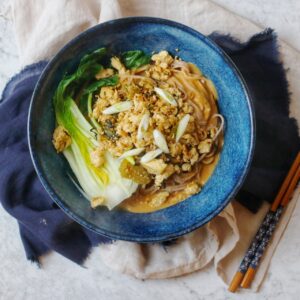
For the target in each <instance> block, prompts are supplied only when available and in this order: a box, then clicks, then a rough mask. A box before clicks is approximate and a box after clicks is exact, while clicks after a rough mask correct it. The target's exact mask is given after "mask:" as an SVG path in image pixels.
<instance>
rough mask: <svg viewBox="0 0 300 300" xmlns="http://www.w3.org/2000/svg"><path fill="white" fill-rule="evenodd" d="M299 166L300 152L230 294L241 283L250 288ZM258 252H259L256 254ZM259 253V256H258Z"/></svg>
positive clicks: (232, 285)
mask: <svg viewBox="0 0 300 300" xmlns="http://www.w3.org/2000/svg"><path fill="white" fill-rule="evenodd" d="M299 166H300V152H298V155H297V156H296V158H295V160H294V162H293V164H292V166H291V168H290V170H289V172H288V174H287V176H286V178H285V180H284V181H283V183H282V185H281V187H280V190H279V192H278V194H277V196H276V198H275V200H274V202H273V204H272V206H271V208H270V210H269V211H268V213H267V214H266V216H265V218H264V220H263V222H262V224H261V225H260V227H259V229H258V231H257V233H256V235H255V237H254V239H253V240H252V242H251V244H250V246H249V248H248V250H247V252H246V254H245V256H244V258H243V260H242V262H241V264H240V266H239V270H238V271H237V272H236V273H235V275H234V277H233V279H232V281H231V283H230V285H229V288H228V290H229V291H230V292H233V293H234V292H235V291H236V290H237V289H238V287H239V285H240V284H241V283H242V287H249V286H250V284H251V282H252V280H253V278H254V276H255V269H256V267H257V265H258V263H259V260H260V258H261V256H262V253H263V251H264V248H265V246H266V244H267V243H268V241H269V239H270V237H271V235H272V233H273V231H274V229H275V227H276V223H277V221H278V220H279V218H280V216H281V213H282V210H283V207H284V206H286V205H287V204H288V201H289V200H290V196H291V194H292V193H293V191H294V188H295V186H296V184H297V182H298V180H299V174H298V180H297V173H299ZM274 220H275V225H274V224H273V223H274V222H273V223H272V221H274ZM276 220H277V221H276ZM271 224H272V225H271ZM269 229H273V230H271V231H270V230H269ZM267 232H268V235H270V236H269V238H268V239H267V236H266V233H267ZM260 245H261V246H260ZM259 246H260V248H259ZM258 250H259V251H260V252H257V251H258ZM256 253H257V254H256ZM259 253H261V255H260V256H259ZM254 258H255V260H254V261H253V264H252V266H251V267H250V268H249V266H250V265H251V263H252V260H253V259H254ZM248 268H249V269H248ZM246 275H247V276H246Z"/></svg>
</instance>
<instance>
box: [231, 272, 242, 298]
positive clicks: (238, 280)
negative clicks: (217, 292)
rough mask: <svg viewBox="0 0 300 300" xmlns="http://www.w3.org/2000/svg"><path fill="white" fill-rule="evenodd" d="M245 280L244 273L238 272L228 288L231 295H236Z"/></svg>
mask: <svg viewBox="0 0 300 300" xmlns="http://www.w3.org/2000/svg"><path fill="white" fill-rule="evenodd" d="M243 278H244V274H243V273H242V272H240V271H238V272H236V273H235V275H234V277H233V278H232V281H231V283H230V285H229V287H228V291H229V292H231V293H235V292H236V290H237V289H238V287H239V286H240V283H241V282H242V280H243Z"/></svg>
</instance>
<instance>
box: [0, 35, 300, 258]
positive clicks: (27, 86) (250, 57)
mask: <svg viewBox="0 0 300 300" xmlns="http://www.w3.org/2000/svg"><path fill="white" fill-rule="evenodd" d="M211 38H212V39H214V40H215V41H216V42H217V43H218V44H219V45H220V46H221V47H223V49H224V50H225V51H226V52H227V53H228V54H229V55H230V56H231V57H232V58H233V59H234V61H235V63H236V64H237V65H238V67H239V68H240V69H241V71H242V73H243V75H244V77H245V79H246V81H247V84H248V86H249V88H250V91H251V95H252V98H253V99H254V104H255V110H256V111H257V112H258V114H257V123H258V128H260V126H259V124H260V122H264V123H267V124H268V126H269V128H270V130H271V133H272V134H273V131H272V128H275V129H276V130H277V127H276V122H277V121H279V122H280V123H281V124H282V123H283V122H285V123H286V124H287V125H286V126H288V129H289V132H290V134H291V135H290V137H291V138H290V139H289V140H288V141H286V143H285V144H284V145H280V148H279V146H278V145H277V144H276V143H277V141H279V142H280V139H279V138H281V135H280V136H279V138H278V137H276V136H275V138H273V137H274V135H273V136H271V137H270V136H269V135H267V136H266V135H263V134H260V131H258V132H257V141H258V147H257V151H256V154H255V159H254V162H255V161H256V160H259V157H260V155H261V153H260V152H259V151H260V149H261V148H260V147H259V146H260V144H261V145H262V147H265V146H264V140H265V139H267V140H268V142H269V143H271V145H273V147H274V150H273V151H274V152H275V153H276V149H279V150H280V151H284V153H289V156H288V157H292V155H293V151H294V149H298V148H297V147H298V146H299V139H298V137H297V129H296V126H295V123H294V121H293V120H290V119H289V118H288V115H287V111H288V109H287V106H288V94H287V86H286V80H285V76H284V72H283V69H282V66H281V64H280V63H279V62H278V53H277V51H275V49H276V36H275V35H274V34H273V33H272V31H271V30H267V31H265V32H263V33H261V34H258V35H256V36H254V37H253V38H251V39H250V40H249V42H248V43H245V44H241V43H239V42H238V41H236V40H234V39H233V38H231V37H230V36H222V35H220V34H213V35H211ZM45 64H46V62H40V63H38V64H35V65H31V66H29V67H27V68H25V69H24V70H23V71H22V72H21V73H20V74H18V75H17V76H15V77H14V78H13V79H12V80H11V81H10V82H9V83H8V85H7V87H6V89H5V90H4V93H3V97H2V103H1V105H0V125H1V126H0V128H1V129H0V163H1V166H2V168H1V170H0V178H1V182H0V200H1V203H2V205H3V206H4V208H5V209H6V210H7V211H8V212H9V213H10V214H11V215H12V216H14V217H15V218H16V219H17V220H18V222H19V226H20V234H21V237H22V241H23V244H24V248H25V251H26V255H27V258H28V259H31V260H33V261H38V258H39V256H41V255H42V254H44V253H46V252H47V251H49V250H54V251H56V252H58V253H60V254H62V255H64V256H65V257H67V258H69V259H71V260H73V261H74V262H76V263H82V262H83V261H84V259H85V258H86V257H87V255H88V253H89V251H90V249H91V247H92V246H95V245H97V244H99V243H103V242H108V241H109V239H107V238H104V237H102V236H100V235H96V234H95V233H93V232H91V231H89V230H87V229H85V228H82V227H81V226H80V225H78V224H77V223H75V222H74V221H72V220H71V219H69V218H68V217H67V216H66V215H65V214H64V213H63V212H62V211H61V210H60V209H59V208H58V207H57V206H56V205H55V204H54V203H53V202H52V201H51V199H50V197H49V196H48V194H47V193H46V192H45V190H44V189H43V187H42V186H41V184H40V182H39V181H38V179H37V176H36V174H35V172H34V169H33V165H32V162H31V159H30V155H29V150H28V146H27V137H26V124H27V113H28V107H29V103H30V99H31V95H32V92H33V89H34V86H35V84H36V81H37V79H38V77H39V75H40V73H41V72H42V70H43V68H44V67H45ZM262 67H263V68H262ZM261 70H263V72H262V71H261ZM261 81H271V82H272V85H270V86H269V87H268V86H267V87H266V85H263V87H262V85H261ZM274 85H276V86H277V88H276V89H274V88H272V86H274ZM273 93H274V94H273ZM278 93H280V95H282V97H277V94H278ZM266 94H268V96H269V97H264V95H266ZM272 99H277V101H279V102H280V101H281V102H280V105H281V106H283V107H284V108H285V109H283V110H282V111H281V110H280V111H277V110H276V109H275V113H274V114H272V115H269V119H268V114H266V113H265V111H264V105H269V104H268V103H266V101H273V100H272ZM281 106H280V108H281ZM273 124H275V125H273ZM272 126H275V127H272ZM261 127H263V126H261ZM262 133H263V132H262ZM279 133H281V132H279ZM285 136H287V133H286V132H285ZM297 143H298V144H297ZM263 149H264V148H263ZM275 157H276V158H277V159H279V160H280V159H281V158H280V155H279V154H277V153H276V156H275ZM268 158H270V159H268ZM272 159H273V157H272V155H270V154H269V156H268V157H267V158H266V160H264V161H263V163H262V164H261V165H260V167H261V168H262V170H263V171H265V172H267V173H268V172H269V174H270V176H273V173H272V169H270V170H268V168H267V167H268V166H270V165H271V166H273V164H275V165H276V162H274V161H272ZM280 162H281V164H280V166H282V168H281V169H280V170H279V171H280V172H283V173H284V172H285V170H286V169H287V168H288V162H289V160H288V159H284V156H283V158H282V159H281V160H280ZM280 172H279V174H280V175H281V173H280ZM250 176H252V179H251V177H249V178H250V179H248V181H249V182H250V183H251V184H252V185H251V184H248V185H247V192H252V193H253V194H255V192H256V191H255V187H256V185H257V184H260V182H262V184H264V186H265V187H266V186H271V185H272V183H269V182H268V180H269V177H270V176H269V177H266V178H265V179H263V178H261V177H259V176H258V174H257V172H256V171H255V170H253V171H251V172H250ZM256 176H257V178H258V179H259V181H260V182H259V183H258V182H256V181H255V178H256ZM248 181H246V184H247V182H248ZM278 181H280V178H279V179H278ZM271 192H272V191H271ZM269 193H270V192H269ZM267 196H269V197H271V196H272V195H268V194H267ZM244 203H246V204H247V205H248V206H249V208H251V207H252V203H251V202H247V201H244ZM256 207H257V206H256Z"/></svg>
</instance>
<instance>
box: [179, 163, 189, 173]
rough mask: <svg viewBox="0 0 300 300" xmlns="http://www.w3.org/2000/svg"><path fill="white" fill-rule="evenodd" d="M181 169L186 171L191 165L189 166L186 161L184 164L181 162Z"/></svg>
mask: <svg viewBox="0 0 300 300" xmlns="http://www.w3.org/2000/svg"><path fill="white" fill-rule="evenodd" d="M181 169H182V171H184V172H188V171H191V169H192V166H191V165H190V164H188V163H185V164H183V165H182V166H181Z"/></svg>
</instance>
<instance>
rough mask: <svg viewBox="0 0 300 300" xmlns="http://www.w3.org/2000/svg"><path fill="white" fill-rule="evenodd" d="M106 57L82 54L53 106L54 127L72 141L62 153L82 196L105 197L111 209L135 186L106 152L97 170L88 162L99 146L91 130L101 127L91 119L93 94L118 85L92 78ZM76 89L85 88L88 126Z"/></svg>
mask: <svg viewBox="0 0 300 300" xmlns="http://www.w3.org/2000/svg"><path fill="white" fill-rule="evenodd" d="M105 54H106V50H105V49H104V48H101V49H98V50H96V51H94V52H92V53H91V54H88V55H85V56H84V57H83V58H82V59H81V61H80V63H79V66H78V68H77V70H76V71H75V72H74V73H73V74H71V75H67V76H65V77H64V78H63V79H62V80H61V81H60V83H59V85H58V88H57V90H56V92H55V95H54V98H53V103H54V109H55V116H56V122H57V124H58V125H60V126H62V127H63V128H64V129H65V130H66V131H67V133H68V135H69V136H70V137H71V139H72V142H71V145H70V146H69V147H67V148H66V149H64V150H63V154H64V156H65V157H66V159H67V161H68V162H69V164H70V167H71V169H72V171H73V172H74V174H75V176H76V178H77V180H78V182H79V184H80V186H81V188H82V189H83V192H84V194H85V195H86V197H87V198H89V200H92V199H93V198H95V197H104V198H105V202H104V205H106V206H107V207H108V208H109V209H112V208H113V207H115V206H116V205H118V204H119V203H120V202H122V201H123V200H124V199H126V198H128V197H129V196H131V195H132V193H134V192H135V191H136V189H137V186H138V184H137V183H135V182H133V181H132V180H129V179H126V178H123V177H122V176H121V174H120V171H119V167H120V164H121V161H120V160H118V159H117V158H113V157H112V155H111V154H110V153H108V152H106V153H105V156H104V158H105V163H104V164H103V165H101V166H100V167H95V166H94V165H93V164H92V162H91V158H90V153H91V152H92V151H94V150H95V149H96V148H97V147H99V141H98V140H97V136H95V134H94V131H96V129H99V127H100V125H99V124H98V123H97V121H96V120H95V119H93V118H92V116H91V113H92V93H93V92H95V91H97V90H98V89H100V88H101V87H103V86H113V85H116V84H117V83H118V76H117V75H114V76H112V77H108V78H102V79H100V80H96V79H95V75H96V74H97V73H98V72H99V71H100V70H101V69H102V68H103V66H102V65H101V61H102V59H103V58H104V56H105ZM78 87H81V88H83V87H85V88H84V93H83V97H85V96H86V95H88V96H87V97H85V98H83V99H86V101H87V103H86V107H87V111H88V114H89V119H90V121H91V124H90V123H89V122H88V120H87V119H86V118H85V116H84V115H83V113H82V112H81V111H80V109H79V108H78V106H77V103H76V102H75V96H76V93H77V92H78Z"/></svg>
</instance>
